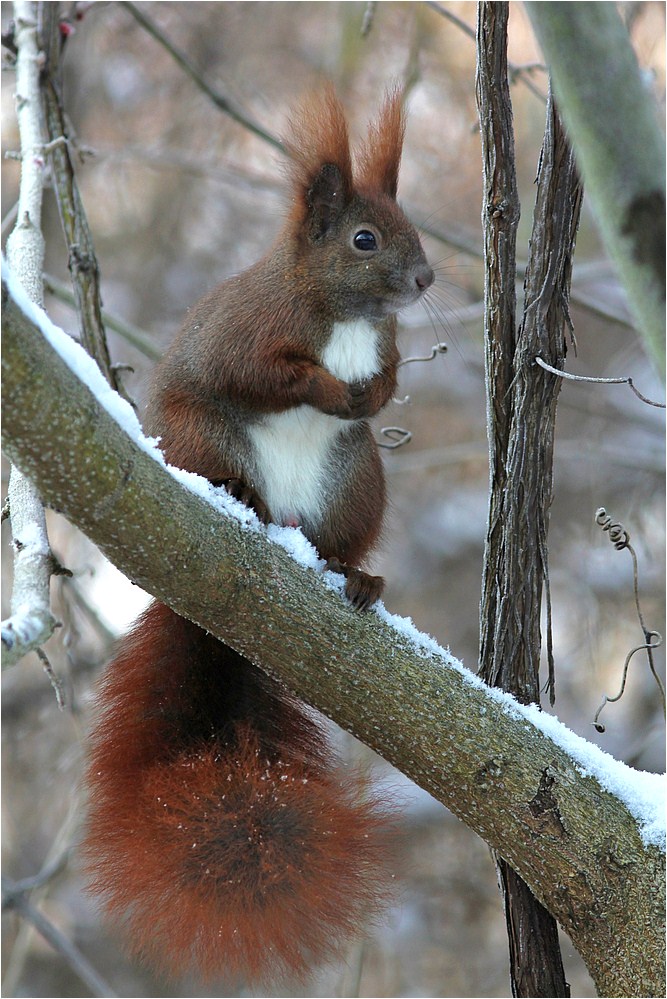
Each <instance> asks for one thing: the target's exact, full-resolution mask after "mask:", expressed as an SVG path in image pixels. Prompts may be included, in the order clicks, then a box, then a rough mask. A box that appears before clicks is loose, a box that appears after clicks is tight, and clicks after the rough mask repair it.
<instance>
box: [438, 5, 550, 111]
mask: <svg viewBox="0 0 667 999" xmlns="http://www.w3.org/2000/svg"><path fill="white" fill-rule="evenodd" d="M426 5H427V6H428V7H431V8H432V10H435V11H437V12H438V14H441V15H442V17H445V18H446V19H447V20H448V21H451V23H452V24H455V25H456V27H457V28H460V29H461V31H462V32H463V34H464V35H467V36H468V38H470V40H471V41H473V42H474V41H475V29H474V28H473V27H472V25H470V24H468V23H467V21H464V20H463V18H461V17H459V16H458V14H455V13H454V11H453V10H449V8H448V7H445V6H444V5H443V4H441V3H436V2H435V0H426ZM507 72H508V77H509V81H510V83H514V81H515V80H519V81H520V82H521V83H524V84H525V85H526V87H527V88H528V90H530V92H531V94H535V96H536V97H539V99H540V100H541V101H545V100H546V94H544V93H543V92H542V91H541V90H540V89H539V87H536V86H535V84H534V83H533V81H532V79H531V74H532V73H535V72H539V73H544V72H546V67H545V66H544V65H543V64H542V63H539V62H535V63H528V64H527V65H525V66H519V65H517V63H515V62H509V61H508V63H507Z"/></svg>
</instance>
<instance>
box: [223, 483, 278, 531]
mask: <svg viewBox="0 0 667 999" xmlns="http://www.w3.org/2000/svg"><path fill="white" fill-rule="evenodd" d="M222 485H223V486H224V487H225V489H226V490H227V492H228V493H229V495H230V496H233V497H234V499H237V500H240V502H241V503H243V505H244V506H247V507H249V509H251V510H254V511H255V514H256V515H257V518H258V520H260V521H261V522H262V524H269V523H270V522H271V514H270V512H269V508H268V506H267V505H266V503H265V502H264V500H263V499H261V497H260V496H258V495H257V493H256V492H255V491H254V489H252V488H251V487H250V486H248V485H246V483H245V482H244V481H243V479H223V480H222Z"/></svg>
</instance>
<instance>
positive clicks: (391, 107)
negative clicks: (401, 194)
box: [357, 90, 405, 198]
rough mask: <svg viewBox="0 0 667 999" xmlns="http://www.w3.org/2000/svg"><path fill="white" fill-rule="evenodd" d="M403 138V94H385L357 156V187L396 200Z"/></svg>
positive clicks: (395, 92) (396, 92) (397, 92)
mask: <svg viewBox="0 0 667 999" xmlns="http://www.w3.org/2000/svg"><path fill="white" fill-rule="evenodd" d="M404 135H405V115H404V111H403V102H402V95H401V93H400V92H399V91H397V90H395V91H393V93H390V94H388V95H387V97H386V99H385V102H384V105H383V106H382V109H381V111H380V114H379V116H378V119H377V121H376V122H375V123H373V124H372V125H371V126H370V128H369V130H368V139H367V142H366V145H365V146H364V147H363V148H362V150H361V152H360V157H359V172H358V181H357V183H358V186H359V187H360V188H362V189H363V190H364V191H368V192H370V193H371V194H386V195H388V196H389V197H390V198H395V197H396V191H397V188H398V170H399V167H400V165H401V151H402V149H403V137H404Z"/></svg>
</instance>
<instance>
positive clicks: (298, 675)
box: [2, 278, 664, 995]
mask: <svg viewBox="0 0 667 999" xmlns="http://www.w3.org/2000/svg"><path fill="white" fill-rule="evenodd" d="M3 302H4V303H5V305H4V310H3V311H4V327H5V337H4V349H3V355H2V364H3V369H4V372H3V373H4V384H5V386H6V390H5V392H4V394H3V435H4V438H3V439H4V444H5V447H6V450H7V451H8V453H9V454H10V456H11V457H12V459H13V460H14V461H16V462H17V463H18V464H19V465H20V467H21V468H22V469H23V470H24V472H25V473H26V474H28V475H29V476H31V477H32V478H34V480H35V482H36V483H37V484H38V486H39V488H40V490H41V491H42V495H43V496H44V497H45V499H46V500H47V501H48V502H49V503H50V504H52V505H53V506H55V507H57V508H58V509H60V510H61V511H62V512H63V513H64V514H65V515H66V516H67V517H69V519H70V520H71V521H72V522H74V523H76V524H77V525H78V526H79V527H80V528H81V529H82V530H83V531H85V532H86V534H87V535H88V536H89V537H90V538H91V540H93V541H94V542H95V543H96V544H97V545H98V546H99V547H100V548H101V550H102V551H103V552H104V553H105V554H106V555H107V556H108V557H109V558H110V559H111V560H112V561H113V562H114V563H115V564H116V565H117V566H118V567H119V568H120V569H121V570H122V571H123V572H125V573H126V575H128V576H129V577H130V578H131V579H133V580H134V581H135V582H137V583H138V584H140V585H141V586H143V587H145V588H146V589H148V590H149V591H150V592H152V593H153V594H155V596H156V597H158V598H159V599H160V600H163V601H164V602H166V603H168V604H169V605H170V606H172V607H173V608H174V609H175V610H176V611H178V612H179V613H181V614H183V615H185V616H187V617H190V618H191V619H193V620H195V621H196V622H197V623H198V624H200V625H201V626H202V627H205V628H207V629H208V630H210V631H211V632H213V633H214V634H216V635H217V636H218V637H220V638H221V639H223V640H224V641H226V642H227V643H228V644H230V645H231V646H233V647H235V648H236V649H238V650H239V651H240V652H242V653H243V654H244V655H246V656H248V657H249V658H250V659H252V660H253V661H254V662H255V663H258V664H259V665H261V666H262V667H263V668H264V669H266V670H267V671H269V672H271V673H272V674H274V675H275V676H277V677H279V678H281V679H282V680H283V681H284V682H285V683H286V684H287V685H288V686H290V687H291V688H292V689H293V690H294V691H295V692H296V693H297V694H298V695H299V696H300V697H302V698H303V699H304V700H306V701H308V702H309V703H311V704H313V705H315V706H316V707H318V708H319V709H320V710H322V711H324V712H325V713H326V714H328V715H329V716H330V717H332V718H333V719H334V720H335V721H337V722H338V723H339V724H341V725H342V726H343V727H345V728H347V729H348V730H349V731H351V732H353V733H354V734H355V735H357V736H358V737H359V738H361V739H362V740H363V741H364V742H366V743H367V744H368V745H370V746H372V747H373V748H374V749H376V750H377V751H378V752H379V753H380V754H381V755H383V756H384V757H385V758H386V759H387V760H389V761H391V762H392V763H394V764H395V765H396V766H397V767H398V768H399V769H401V770H402V771H403V772H404V773H406V774H407V775H408V776H409V777H411V778H412V779H413V780H415V781H416V782H417V783H418V784H419V785H421V786H422V787H424V788H426V789H427V790H428V791H430V792H431V793H432V794H433V795H434V796H435V797H437V798H438V799H439V800H440V801H442V802H443V803H444V804H445V805H447V807H448V808H450V809H451V810H452V811H453V812H454V813H455V814H457V815H458V816H459V817H460V818H461V819H462V820H463V821H464V822H466V823H467V824H468V825H469V826H470V827H471V828H472V829H474V830H475V831H476V832H477V833H478V834H479V835H480V836H482V837H483V838H484V839H485V840H486V841H487V842H488V843H489V844H490V845H491V846H492V847H493V848H494V849H495V850H496V851H498V853H500V854H501V855H502V856H503V857H504V858H505V859H507V861H508V862H509V863H511V865H512V867H513V868H514V869H515V870H516V871H518V872H519V873H520V874H521V876H522V877H523V878H524V880H525V881H526V882H527V883H528V884H529V885H530V887H531V889H532V890H533V891H534V892H535V894H536V895H537V896H538V898H540V900H541V901H542V902H543V903H544V905H545V906H546V907H547V908H548V909H549V910H550V911H551V912H552V913H553V915H554V916H555V917H556V918H557V919H558V921H559V922H560V923H561V924H562V925H563V926H564V928H565V929H566V930H567V932H568V933H569V934H570V936H571V938H572V940H573V942H574V944H575V946H576V947H577V949H578V950H579V952H580V953H581V954H582V956H583V958H584V960H585V961H586V963H587V965H588V967H589V969H590V971H591V973H592V975H593V977H594V978H595V980H596V982H597V985H598V988H599V990H600V993H601V994H603V995H649V994H659V992H658V991H657V990H659V989H660V988H661V987H662V973H661V969H662V967H663V946H664V937H663V934H662V932H661V931H660V930H659V927H660V922H661V917H662V899H663V896H664V892H663V891H662V890H661V889H660V888H659V887H658V886H659V885H661V884H664V854H663V852H662V848H661V844H662V841H663V837H664V805H663V797H662V796H663V791H664V783H663V780H662V779H661V778H660V777H657V776H655V775H650V774H641V773H638V772H636V771H633V770H631V769H630V768H628V767H626V766H624V765H623V764H620V763H617V762H616V761H614V760H612V759H611V758H610V757H609V756H606V755H605V754H604V753H602V752H601V751H600V750H599V749H597V748H596V747H594V746H592V745H591V744H589V743H587V742H586V741H585V740H584V739H581V738H579V737H578V736H576V735H574V734H573V733H571V732H569V731H568V730H567V729H566V728H565V727H564V726H562V725H561V724H560V723H559V722H558V721H557V720H556V719H554V718H553V717H551V716H549V715H547V714H545V713H542V712H540V711H539V709H538V708H536V707H534V706H533V707H523V706H521V705H519V704H518V703H517V702H516V701H514V700H513V699H512V698H510V697H508V695H506V694H504V693H502V692H501V691H498V690H492V689H490V688H488V687H486V686H485V685H484V684H483V683H481V682H480V681H479V680H478V679H477V678H476V677H475V676H474V675H473V674H472V673H470V672H468V671H467V670H465V669H464V668H463V667H462V665H461V664H460V663H459V662H458V661H457V660H456V659H455V658H454V657H453V656H451V655H450V654H449V653H448V652H446V651H444V650H443V649H441V648H440V647H439V646H437V645H436V643H435V642H433V641H432V640H431V639H429V638H428V637H427V636H425V635H422V634H420V633H419V632H418V631H417V630H416V629H415V628H414V626H412V624H411V622H406V621H404V620H402V619H397V618H395V617H393V616H392V615H390V614H388V613H387V611H386V610H384V608H382V607H378V608H376V609H375V612H373V613H369V614H367V615H358V614H355V612H353V611H352V610H351V609H350V607H349V605H348V604H347V603H346V602H345V601H344V600H342V599H341V598H340V596H339V594H338V593H336V592H335V590H336V588H337V583H338V582H339V581H338V579H337V577H336V576H334V575H332V574H330V573H325V572H323V571H322V569H321V566H322V563H321V562H320V560H319V559H318V558H317V554H316V553H315V552H314V550H313V549H312V548H311V546H310V545H309V544H308V543H307V542H306V541H305V539H304V538H303V536H302V535H301V534H300V532H298V531H293V530H289V529H280V528H276V527H271V528H269V529H268V530H267V529H265V528H263V527H261V526H260V525H259V524H258V522H257V521H256V519H255V518H254V515H253V514H251V513H250V512H249V511H247V510H246V509H245V508H243V507H241V506H240V505H239V504H237V503H236V502H235V501H233V500H231V499H230V498H229V497H227V495H226V494H224V493H223V494H222V495H221V491H220V490H216V489H214V488H213V487H212V486H210V485H209V484H208V483H207V482H205V481H204V480H202V479H201V478H199V477H198V476H194V475H191V474H189V473H183V472H177V471H176V470H172V469H169V468H168V467H166V466H165V464H164V462H163V460H162V458H161V455H160V453H159V452H158V451H157V450H156V449H155V447H154V444H153V442H151V441H149V440H147V439H146V438H144V437H143V435H142V434H141V431H140V428H139V425H138V423H137V421H136V417H135V415H134V413H133V412H132V410H131V408H130V407H129V406H127V405H126V404H124V403H123V402H122V400H120V399H119V398H118V396H116V395H115V393H113V392H112V391H111V390H110V389H109V387H108V385H107V384H106V382H105V381H104V379H103V378H102V376H101V374H100V373H99V371H98V370H97V368H96V366H95V365H94V363H93V362H92V361H91V360H90V358H89V357H88V356H87V355H86V354H85V352H83V351H82V350H80V348H78V347H77V345H76V344H75V343H74V342H73V341H72V340H71V339H69V338H68V337H67V336H66V335H65V334H63V333H62V332H61V331H59V330H57V329H56V328H55V327H54V326H53V325H52V324H51V323H50V322H49V321H48V319H47V318H46V317H45V316H44V315H43V313H41V312H40V311H39V310H37V309H35V308H34V306H31V305H30V303H29V302H27V301H26V300H25V296H23V295H22V293H21V290H20V288H18V287H16V286H15V284H14V283H13V282H12V281H11V278H9V279H8V281H7V285H6V286H5V284H4V283H3ZM286 549H287V550H286ZM295 555H296V556H298V557H297V558H295V557H294V556H295ZM332 590H333V591H334V592H332Z"/></svg>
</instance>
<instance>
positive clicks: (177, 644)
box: [85, 604, 387, 980]
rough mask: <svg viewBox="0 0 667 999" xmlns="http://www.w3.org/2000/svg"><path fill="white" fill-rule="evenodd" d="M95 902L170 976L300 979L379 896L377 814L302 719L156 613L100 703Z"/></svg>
mask: <svg viewBox="0 0 667 999" xmlns="http://www.w3.org/2000/svg"><path fill="white" fill-rule="evenodd" d="M102 703H103V710H102V713H101V717H100V720H99V722H98V727H97V731H96V733H95V739H94V747H93V753H92V756H91V759H90V763H89V766H88V774H87V783H88V787H89V790H90V796H91V820H90V824H89V828H88V832H87V838H86V843H85V853H86V857H87V861H88V863H89V865H90V866H91V867H92V869H93V871H94V877H93V880H92V884H91V886H92V888H93V889H94V890H95V891H97V892H99V893H101V895H102V897H103V898H104V900H105V904H106V906H107V908H108V910H109V911H110V913H111V914H112V915H113V916H115V917H116V919H117V920H118V921H119V922H120V923H121V925H123V927H124V929H125V931H126V936H127V939H128V942H129V947H130V949H131V951H132V952H133V953H134V954H136V955H138V956H141V957H143V958H144V959H145V960H147V961H148V962H149V963H152V964H155V965H157V966H158V967H159V968H161V969H162V970H166V971H167V972H169V973H171V974H173V975H179V974H183V973H184V972H185V971H187V970H188V969H193V970H197V971H198V972H199V973H200V974H201V975H203V976H204V977H207V976H211V975H213V974H216V973H220V972H222V971H224V973H225V974H226V975H227V976H229V977H236V976H242V977H244V978H249V979H252V980H257V979H262V978H264V977H270V978H273V977H279V976H280V975H281V974H284V973H286V972H289V973H291V974H296V975H302V974H303V973H304V972H305V971H306V970H307V968H308V966H309V964H310V963H311V962H312V960H313V959H314V958H315V957H316V958H317V959H319V960H321V959H323V958H326V957H328V956H331V955H333V954H335V953H336V951H337V949H338V948H339V946H340V944H341V942H342V941H343V940H345V939H346V938H347V937H348V936H349V935H350V934H351V933H353V932H354V930H355V929H356V927H357V926H358V925H359V924H360V923H361V922H363V921H364V920H365V919H367V918H368V916H369V914H370V913H371V912H372V911H373V910H374V908H375V907H376V905H377V902H378V897H379V896H381V895H382V894H384V893H386V889H385V886H386V881H387V874H386V871H384V872H383V864H382V850H383V847H382V835H383V832H384V833H386V821H385V819H386V811H383V809H381V808H379V807H378V804H377V802H375V801H374V800H373V798H372V796H370V795H369V794H368V788H367V784H366V782H365V780H364V778H363V777H362V776H361V775H360V774H358V773H355V772H354V771H351V770H345V769H343V768H342V767H340V765H339V764H337V763H336V762H335V760H333V759H332V757H331V754H330V752H329V750H328V749H327V747H326V744H325V742H324V740H323V738H322V735H321V732H320V730H319V727H318V726H317V725H316V724H315V723H314V721H313V719H312V718H311V717H310V716H308V715H307V714H306V712H305V711H304V709H303V707H302V706H300V705H298V704H297V703H296V702H294V701H293V700H291V699H290V698H289V696H288V695H287V694H286V693H285V692H283V691H282V690H280V688H278V687H277V685H275V684H274V683H273V682H272V681H270V680H268V678H266V677H265V676H264V675H263V674H262V673H261V672H260V671H258V670H255V669H254V668H253V667H251V666H250V664H249V663H247V662H245V660H243V659H241V657H240V656H237V655H236V653H234V652H232V650H231V649H228V648H226V647H225V646H224V645H222V644H221V643H220V642H218V641H216V640H215V639H214V638H212V636H210V635H206V633H205V632H203V631H201V630H200V629H199V628H196V627H195V626H194V625H192V624H190V623H189V622H187V621H185V620H184V619H183V618H179V617H177V616H176V615H175V614H173V612H172V611H170V610H169V609H168V608H166V607H164V606H162V605H161V604H153V605H152V607H151V608H150V609H149V610H148V611H147V612H146V614H145V615H144V616H143V618H142V619H141V620H140V621H139V623H138V624H137V626H136V627H135V629H134V630H133V632H132V633H131V634H130V635H129V636H128V638H127V639H126V640H125V642H124V643H123V648H122V651H121V652H120V654H119V655H118V657H117V658H116V660H115V661H114V663H113V664H112V667H111V668H110V669H109V671H108V673H107V675H106V677H105V681H104V688H103V691H102Z"/></svg>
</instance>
